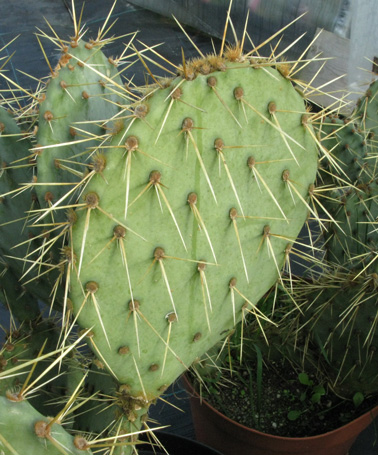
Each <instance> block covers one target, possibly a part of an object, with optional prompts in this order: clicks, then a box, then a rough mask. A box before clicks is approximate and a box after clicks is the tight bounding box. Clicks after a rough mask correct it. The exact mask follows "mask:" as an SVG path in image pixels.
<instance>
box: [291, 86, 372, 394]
mask: <svg viewBox="0 0 378 455" xmlns="http://www.w3.org/2000/svg"><path fill="white" fill-rule="evenodd" d="M377 88H378V85H377V83H373V84H372V85H371V87H370V88H369V90H368V91H367V93H366V95H365V96H364V97H363V98H362V99H361V101H360V102H359V103H358V106H357V108H356V110H355V112H354V113H353V114H352V116H351V118H347V119H342V118H340V117H339V116H337V115H331V116H330V117H326V118H325V120H324V121H323V124H322V129H321V132H322V135H323V137H324V140H323V141H322V143H323V144H324V146H325V147H327V148H328V151H329V152H330V157H332V159H331V160H329V161H328V162H327V163H325V164H324V165H323V169H322V170H321V172H320V178H322V180H323V183H326V184H327V187H328V195H329V196H328V198H327V200H326V201H325V203H324V206H325V208H326V210H327V211H328V213H329V214H330V216H331V217H332V219H333V221H334V223H333V224H331V225H328V230H325V231H324V232H323V235H322V239H323V243H324V245H323V248H324V251H325V256H324V261H323V263H322V264H320V265H321V270H320V271H318V272H317V273H316V274H314V276H315V275H316V276H317V279H316V281H315V282H314V283H309V282H308V281H304V280H300V281H299V283H298V285H297V288H296V293H297V296H298V302H300V303H301V304H302V305H303V306H302V308H304V309H305V312H304V317H302V318H299V320H300V327H303V330H304V331H305V333H306V334H307V336H308V338H309V340H311V342H313V343H314V345H313V346H316V344H317V343H318V344H319V346H318V348H319V349H320V351H319V352H320V353H322V354H321V355H322V356H324V365H325V368H324V369H323V370H324V373H325V376H326V377H328V379H329V381H330V384H332V386H333V387H334V388H335V389H336V390H337V391H338V392H339V393H340V394H343V395H345V396H347V397H352V396H353V395H354V394H356V393H361V394H362V395H363V396H368V395H371V394H375V393H376V390H377V384H378V375H377V371H376V362H377V358H376V351H377V348H378V337H377V324H378V310H377V289H378V254H377V247H378V237H377V229H376V222H377V215H378V198H377V197H378V192H377V189H378V186H377V179H378V174H377V162H378V161H377V160H378V153H377V148H376V143H375V139H374V136H375V131H374V130H375V129H376V127H377V118H376V117H377V101H376V100H375V94H376V93H377ZM318 265H319V263H318Z"/></svg>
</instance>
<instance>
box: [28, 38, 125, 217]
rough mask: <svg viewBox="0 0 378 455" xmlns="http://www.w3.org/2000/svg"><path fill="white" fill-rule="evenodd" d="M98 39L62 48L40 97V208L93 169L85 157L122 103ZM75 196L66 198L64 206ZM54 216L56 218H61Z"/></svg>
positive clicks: (113, 72) (118, 85)
mask: <svg viewBox="0 0 378 455" xmlns="http://www.w3.org/2000/svg"><path fill="white" fill-rule="evenodd" d="M101 46H102V45H101V43H92V42H91V43H86V42H84V41H82V40H80V41H77V40H74V41H73V42H72V43H71V45H70V46H69V47H67V48H64V49H63V51H64V52H63V53H62V56H61V58H60V61H59V64H58V67H57V69H56V70H55V72H54V74H53V76H52V77H51V79H50V80H49V84H48V87H47V90H46V93H45V94H43V96H42V97H41V103H40V110H39V111H40V113H39V128H38V134H37V142H38V145H37V149H38V147H40V153H39V156H38V159H37V165H38V183H49V184H50V185H46V186H44V185H41V186H38V187H37V191H38V195H39V199H40V201H41V206H43V207H48V206H49V205H50V206H51V205H53V204H54V203H56V202H57V201H58V200H59V199H60V198H61V197H63V196H64V195H66V194H67V193H68V192H69V190H71V189H72V188H73V186H74V185H72V186H67V185H59V183H60V184H62V183H65V184H67V183H68V184H69V183H75V182H79V181H80V180H81V178H82V177H83V176H84V175H85V174H86V172H87V170H88V166H89V168H91V160H90V157H89V155H90V154H95V152H96V148H98V147H100V146H101V142H102V141H103V140H104V138H103V137H102V136H103V135H105V134H106V133H107V132H108V131H107V130H109V129H112V128H113V127H114V123H115V122H116V116H117V114H118V113H119V111H120V103H121V101H123V103H126V100H125V98H121V96H120V93H122V94H123V95H125V93H126V91H125V89H124V88H123V87H122V81H121V78H120V75H119V73H118V71H117V69H116V66H115V64H114V62H113V63H111V60H110V59H108V58H106V56H105V55H104V54H103V52H102V51H101ZM72 199H74V198H73V195H72V194H70V197H68V198H67V200H66V202H65V205H67V204H68V202H69V201H70V200H72ZM64 214H65V213H64V211H63V213H62V212H61V213H60V214H58V215H57V214H55V216H58V218H59V219H62V218H63V216H64Z"/></svg>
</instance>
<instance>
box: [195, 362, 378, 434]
mask: <svg viewBox="0 0 378 455" xmlns="http://www.w3.org/2000/svg"><path fill="white" fill-rule="evenodd" d="M272 367H274V368H270V369H268V368H265V367H264V368H263V375H262V383H261V389H260V393H261V396H260V399H259V397H258V391H257V389H258V388H257V386H256V382H255V381H254V379H255V378H253V377H250V375H249V373H248V372H247V371H246V370H245V369H244V371H243V372H241V373H239V372H237V371H235V372H234V373H233V374H232V375H231V374H230V372H227V373H224V376H223V377H222V385H219V384H218V387H217V389H218V392H216V390H215V388H214V387H213V388H212V393H211V394H206V392H203V395H204V398H205V399H206V400H207V401H208V402H209V403H210V404H211V405H212V406H213V407H215V408H217V409H218V410H219V411H220V412H222V413H223V414H225V415H226V416H227V417H229V418H231V419H233V420H235V421H237V422H238V423H241V424H243V425H245V426H248V427H252V428H255V429H257V430H259V431H262V432H264V433H269V434H274V435H280V436H288V437H304V436H314V435H317V434H321V433H325V432H327V431H331V430H333V429H335V428H337V427H339V426H341V425H343V424H345V423H347V422H349V421H351V420H353V419H354V418H356V417H358V416H359V415H361V414H363V413H365V412H366V411H368V410H369V409H371V408H372V407H373V406H374V405H376V404H378V397H375V399H373V398H370V399H365V400H364V401H363V402H362V404H360V405H359V406H358V407H357V408H356V407H355V405H354V403H353V401H347V400H343V399H341V398H340V397H338V396H336V395H335V394H334V393H332V392H331V391H330V390H326V388H325V387H324V386H323V384H318V383H317V382H316V379H315V378H313V377H311V376H310V377H307V380H306V381H308V384H307V385H306V384H303V383H302V382H301V381H300V379H299V377H298V374H297V373H296V372H295V371H292V370H291V369H288V368H285V367H284V366H283V365H279V364H277V362H276V363H274V364H273V365H272ZM251 371H252V372H253V371H255V369H254V366H251ZM306 381H305V382H306Z"/></svg>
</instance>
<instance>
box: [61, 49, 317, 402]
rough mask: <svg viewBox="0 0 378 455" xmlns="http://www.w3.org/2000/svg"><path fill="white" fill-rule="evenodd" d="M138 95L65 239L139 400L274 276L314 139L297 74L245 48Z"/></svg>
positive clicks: (105, 352)
mask: <svg viewBox="0 0 378 455" xmlns="http://www.w3.org/2000/svg"><path fill="white" fill-rule="evenodd" d="M218 68H220V69H218ZM192 72H193V74H194V75H193V74H192ZM203 73H205V74H203ZM206 73H208V74H206ZM192 79H193V80H192ZM132 108H133V110H132V113H131V115H130V117H131V118H130V119H129V120H128V121H126V122H125V125H124V127H123V129H122V130H121V131H120V132H119V133H118V134H116V135H115V136H114V137H113V139H112V143H111V147H109V148H107V149H106V153H105V160H106V166H104V170H103V172H102V176H100V175H96V176H94V177H93V178H92V179H91V182H90V183H89V184H88V185H87V186H86V188H85V191H84V192H83V195H82V199H81V204H80V209H79V210H77V217H78V219H77V222H76V223H75V225H74V226H73V236H72V243H71V249H70V251H69V252H68V253H69V255H70V258H71V261H72V262H73V263H74V270H75V273H74V274H72V279H71V283H70V285H71V299H72V301H73V306H74V311H75V313H76V314H77V318H78V322H79V324H80V325H81V326H82V327H84V328H87V329H88V328H90V329H91V333H90V337H89V343H90V344H91V345H92V348H93V350H94V352H95V353H96V355H98V357H99V359H100V360H101V361H102V362H103V363H104V365H105V367H106V368H108V370H109V371H111V372H112V373H113V374H114V376H115V377H116V378H117V380H118V381H119V382H120V383H121V384H123V385H124V387H125V389H127V390H128V392H129V394H130V396H132V397H134V399H137V400H138V401H140V400H142V401H144V402H145V403H146V405H147V404H148V403H149V402H150V401H151V400H153V399H154V398H156V397H157V396H159V394H160V393H161V392H162V390H164V389H165V388H166V387H167V386H168V385H169V384H170V383H171V382H173V380H174V379H175V378H176V377H177V376H178V375H179V374H180V373H181V372H182V371H184V370H185V368H186V367H187V366H189V365H190V363H191V362H192V361H193V360H194V359H195V358H196V357H197V356H199V355H200V354H201V353H202V352H204V351H206V350H207V349H209V348H210V347H211V346H212V345H213V344H214V343H215V342H216V341H218V340H219V339H220V338H221V337H223V336H224V335H225V334H226V333H227V332H228V331H229V330H230V329H231V328H232V327H233V325H234V323H235V322H236V321H237V320H239V319H240V317H241V313H242V308H244V307H245V306H247V307H248V308H249V309H250V310H251V311H254V309H255V304H256V303H257V301H258V299H259V298H260V297H261V296H262V295H263V293H264V292H265V291H266V290H267V289H268V288H269V287H270V286H271V285H272V284H273V283H274V282H275V281H276V280H277V278H278V276H279V273H280V268H281V265H282V263H283V261H284V257H285V249H286V247H287V245H288V244H290V243H291V242H292V241H293V240H294V239H295V238H296V236H297V234H298V232H299V230H300V228H301V226H302V224H303V222H304V220H305V218H306V216H307V213H308V206H307V202H305V201H307V200H308V189H309V186H310V184H311V183H312V182H313V180H314V178H315V173H316V168H317V149H316V145H315V141H314V140H313V137H312V135H311V132H310V131H309V130H310V128H311V126H310V124H309V123H308V117H307V115H306V113H305V104H304V101H303V98H302V97H301V96H300V94H299V93H297V92H296V90H295V89H294V87H293V86H292V84H291V82H290V81H289V80H288V79H286V78H285V77H284V76H282V75H281V74H280V72H279V71H277V70H276V69H274V68H271V67H265V66H264V64H263V63H258V62H255V61H249V60H248V59H246V60H245V61H243V59H242V58H241V57H240V61H238V62H230V61H228V60H227V59H223V58H220V57H214V59H210V58H209V59H205V60H203V61H201V62H199V61H196V62H195V63H193V64H192V65H191V66H190V65H188V67H186V68H185V71H184V70H183V75H182V76H181V77H178V78H176V79H174V80H172V81H170V83H169V85H168V86H167V87H163V86H160V85H157V86H156V87H153V88H152V89H151V92H150V93H148V94H147V95H146V96H145V97H144V99H143V100H141V102H139V103H136V104H135V105H134V106H133V107H132ZM72 251H73V252H74V258H72ZM139 405H140V404H138V406H139Z"/></svg>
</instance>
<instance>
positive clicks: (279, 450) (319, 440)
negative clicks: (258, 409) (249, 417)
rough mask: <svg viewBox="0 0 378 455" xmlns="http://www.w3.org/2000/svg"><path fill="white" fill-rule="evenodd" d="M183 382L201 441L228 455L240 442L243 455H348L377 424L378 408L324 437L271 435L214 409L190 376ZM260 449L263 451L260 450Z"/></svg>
mask: <svg viewBox="0 0 378 455" xmlns="http://www.w3.org/2000/svg"><path fill="white" fill-rule="evenodd" d="M181 379H182V382H183V384H184V386H185V388H186V390H187V391H188V393H189V396H190V405H191V409H192V414H194V415H193V424H194V428H195V432H196V437H197V439H198V440H199V441H202V442H204V443H205V444H207V445H210V446H213V447H216V448H217V444H218V443H219V444H220V445H221V446H222V448H223V450H224V453H225V455H227V453H228V452H227V446H228V444H229V445H230V446H231V447H232V450H235V448H236V442H237V441H236V439H240V443H241V444H242V447H244V451H243V452H241V453H244V454H245V455H248V454H249V453H251V454H253V455H260V453H261V454H265V455H270V454H272V455H273V454H274V455H275V454H277V455H292V454H301V455H312V454H317V453H318V452H317V451H318V450H320V449H321V450H324V451H325V452H324V453H327V455H345V454H346V453H347V452H348V450H349V448H350V447H351V446H352V445H353V443H354V441H355V440H356V439H357V437H358V435H359V434H360V433H361V432H362V431H363V430H364V429H365V428H367V427H368V426H369V425H370V423H372V422H373V420H374V418H375V417H377V416H378V405H377V406H376V407H374V408H373V409H371V410H370V411H367V412H366V413H365V414H363V415H361V416H359V417H357V418H356V419H354V420H353V421H351V422H348V423H346V424H345V425H342V426H340V427H338V428H336V429H334V430H331V431H329V432H326V433H322V434H320V435H315V436H308V437H285V436H277V435H271V434H268V433H263V432H261V431H258V430H255V429H254V428H249V427H246V426H244V425H242V424H239V423H237V422H235V421H233V420H231V419H229V418H228V417H226V416H225V415H223V414H222V413H221V412H220V411H218V410H217V409H215V408H214V407H213V406H211V405H210V404H209V403H208V402H207V401H206V400H204V399H201V397H200V396H199V394H198V392H196V391H195V389H194V388H193V386H192V384H191V383H190V381H189V379H188V377H187V375H186V374H185V375H183V376H182V378H181ZM202 414H203V418H204V419H206V423H207V425H206V428H207V431H206V432H204V431H202V429H203V428H204V423H203V422H202V423H199V421H198V419H202ZM212 419H214V420H212ZM209 422H211V423H209ZM209 428H211V433H213V432H215V431H220V432H221V433H220V434H219V435H213V434H209V433H210V431H209ZM232 436H233V437H232ZM228 441H229V442H228ZM225 444H226V446H225ZM246 444H248V447H251V449H250V450H251V452H246V451H245V447H246ZM254 444H257V447H254V448H253V449H252V446H253V445H254ZM259 446H260V447H261V449H259ZM328 446H329V447H330V449H329V450H328V448H327V447H328ZM230 450H231V449H230ZM267 450H270V451H271V452H267ZM230 453H233V452H230Z"/></svg>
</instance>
